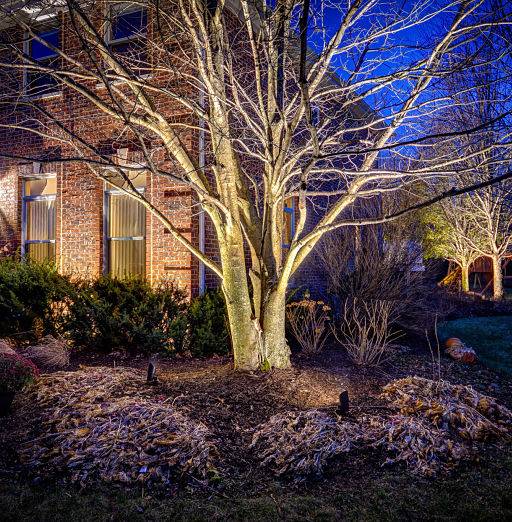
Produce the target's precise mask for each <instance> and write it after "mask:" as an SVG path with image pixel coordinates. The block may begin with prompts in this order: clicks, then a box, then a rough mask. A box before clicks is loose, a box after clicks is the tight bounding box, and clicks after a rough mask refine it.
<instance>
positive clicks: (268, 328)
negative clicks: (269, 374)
mask: <svg viewBox="0 0 512 522" xmlns="http://www.w3.org/2000/svg"><path fill="white" fill-rule="evenodd" d="M220 251H221V262H222V271H223V276H224V279H223V284H222V287H223V292H224V296H225V297H226V307H227V312H228V319H229V329H230V334H231V342H232V345H233V359H234V367H235V369H236V370H258V369H262V370H269V369H271V368H288V367H289V366H290V349H289V347H288V345H287V343H286V336H285V304H286V302H285V299H286V294H285V291H284V290H279V291H277V290H274V291H271V292H270V293H269V295H268V296H267V297H266V299H265V300H264V302H263V303H262V305H261V308H260V310H261V311H260V318H259V319H258V318H257V317H256V315H255V314H254V305H253V303H251V297H250V294H249V282H248V279H247V278H248V271H247V268H246V265H245V255H244V249H243V242H242V239H241V236H240V237H239V238H238V239H237V238H236V237H232V238H230V239H229V242H228V244H224V245H222V244H221V245H220Z"/></svg>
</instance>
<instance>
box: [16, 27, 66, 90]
mask: <svg viewBox="0 0 512 522" xmlns="http://www.w3.org/2000/svg"><path fill="white" fill-rule="evenodd" d="M35 33H36V34H37V36H38V37H39V38H41V40H44V41H45V42H47V43H48V44H50V45H52V46H53V47H57V48H58V47H59V45H60V30H59V28H58V27H55V26H46V27H45V28H41V29H40V30H38V31H35ZM26 53H27V55H28V56H29V57H30V58H31V59H32V60H35V61H36V62H37V63H38V64H40V65H41V66H44V67H51V66H52V65H53V64H54V63H55V61H56V60H57V59H58V54H57V52H55V51H54V50H53V49H50V47H48V46H47V45H45V44H44V43H42V42H40V41H39V40H37V39H35V38H32V39H31V40H29V41H28V42H27V46H26ZM57 88H58V86H57V80H56V79H55V78H54V77H53V76H52V75H51V74H48V73H45V72H42V71H33V70H30V69H27V71H26V75H25V92H26V94H28V95H29V96H40V95H44V94H52V93H55V92H56V91H57Z"/></svg>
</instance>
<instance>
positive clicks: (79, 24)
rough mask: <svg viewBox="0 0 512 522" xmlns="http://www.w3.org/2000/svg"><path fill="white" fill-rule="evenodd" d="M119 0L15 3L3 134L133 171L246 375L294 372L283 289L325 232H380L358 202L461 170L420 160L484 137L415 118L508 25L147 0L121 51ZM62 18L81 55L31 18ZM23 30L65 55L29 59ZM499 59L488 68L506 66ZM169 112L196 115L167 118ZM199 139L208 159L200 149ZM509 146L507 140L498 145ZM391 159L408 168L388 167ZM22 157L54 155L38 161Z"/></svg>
mask: <svg viewBox="0 0 512 522" xmlns="http://www.w3.org/2000/svg"><path fill="white" fill-rule="evenodd" d="M116 4H117V5H121V6H123V5H126V3H125V2H122V3H120V2H118V1H115V0H114V1H112V2H106V3H105V4H104V3H103V2H99V3H98V2H87V1H85V2H84V1H77V0H64V1H61V0H40V1H38V2H31V1H29V0H26V1H22V2H13V3H12V4H8V5H7V6H4V7H2V13H3V15H4V21H5V22H6V24H7V25H9V24H10V27H9V29H8V30H7V31H4V34H3V42H4V47H5V48H6V49H7V50H8V51H9V53H10V54H9V56H6V58H5V59H4V60H2V63H1V67H2V69H3V72H4V74H5V76H6V77H5V78H4V80H3V83H4V85H5V86H6V88H5V90H4V91H3V94H2V95H1V98H0V104H1V105H2V106H3V107H4V109H5V111H6V112H8V114H9V115H11V116H12V115H14V117H13V118H11V119H9V120H7V122H6V123H5V120H4V123H2V125H4V126H5V127H7V128H8V129H10V130H11V131H12V130H18V131H20V132H25V133H34V134H36V135H37V136H39V137H40V138H41V139H43V140H48V141H49V142H51V143H52V144H54V145H59V146H60V147H61V150H62V153H61V156H60V158H58V159H59V161H67V162H72V161H73V162H80V163H83V164H84V165H86V166H87V167H88V168H89V169H91V170H92V171H94V172H95V173H96V174H97V176H98V177H100V178H102V179H105V180H107V181H109V180H110V181H112V176H113V173H114V174H115V175H116V176H120V177H122V178H123V179H124V180H125V182H126V188H124V189H123V190H124V191H125V192H126V193H127V194H129V195H131V196H132V197H133V198H136V199H138V200H139V201H140V202H141V203H142V204H143V205H144V206H145V207H146V208H147V209H148V210H149V211H150V212H152V213H153V214H154V215H155V216H156V217H157V218H158V219H159V220H160V221H162V222H163V223H164V224H165V226H166V227H167V228H168V229H169V230H170V232H171V234H172V235H173V236H174V237H175V238H176V239H177V240H178V241H180V242H181V244H183V245H184V246H185V247H186V248H187V249H189V251H190V252H192V254H193V255H195V256H196V257H197V258H198V259H199V260H200V261H201V262H202V263H204V264H205V265H206V266H207V267H208V268H209V269H210V270H212V271H213V272H214V273H215V274H216V275H217V276H218V277H219V279H220V281H221V284H222V289H223V292H224V295H225V297H226V303H227V311H228V316H229V322H230V329H231V337H232V345H233V350H234V359H235V366H236V368H240V369H255V368H258V367H263V368H270V367H287V366H289V364H290V359H289V349H288V346H287V344H286V339H285V332H284V326H285V295H286V289H287V287H288V284H289V281H290V279H291V278H292V276H293V274H294V273H295V272H296V271H297V270H298V268H299V267H300V266H301V265H302V264H303V262H304V260H305V259H306V258H307V257H308V255H309V253H310V252H311V251H312V250H313V249H314V248H315V246H316V244H317V243H318V241H319V240H320V239H321V238H322V236H324V235H325V234H327V233H328V232H330V231H332V230H335V229H337V228H340V227H345V226H349V225H354V224H355V223H358V224H361V225H365V224H367V223H372V222H375V216H373V215H372V216H368V215H365V214H364V211H360V209H361V206H360V205H359V203H360V202H361V201H364V200H367V199H368V198H372V197H379V196H380V195H382V194H384V193H390V192H399V191H401V190H403V189H404V187H408V186H410V184H411V183H413V182H415V181H417V180H418V179H425V178H429V177H432V176H433V175H435V176H436V177H443V176H444V177H457V176H458V175H459V174H460V172H461V171H464V170H465V169H466V166H465V165H467V162H466V163H465V162H464V161H465V159H466V158H467V156H468V155H471V154H472V151H471V149H470V148H466V147H465V146H464V144H462V146H460V147H459V157H458V158H457V159H454V158H453V157H450V158H447V157H440V158H439V159H438V160H437V161H434V160H432V161H431V162H430V164H429V165H428V166H427V167H425V166H424V165H418V162H417V161H416V160H415V159H414V158H417V157H418V148H423V147H427V146H430V147H432V146H433V144H434V143H439V142H440V141H441V142H449V143H455V142H456V140H457V139H458V137H459V136H460V135H461V134H463V135H471V134H472V133H473V132H474V131H475V129H474V128H473V127H472V126H471V125H468V126H464V127H463V128H462V129H460V130H458V131H457V132H455V133H452V132H450V133H441V134H439V133H433V132H432V131H427V132H426V131H425V129H424V128H421V127H420V126H419V124H418V123H419V122H421V121H422V120H423V119H424V118H425V117H426V116H427V115H432V114H435V113H436V112H437V111H438V110H440V109H446V107H447V106H449V105H451V104H452V103H453V100H451V99H449V98H447V97H446V96H445V94H444V93H443V92H441V91H439V89H438V81H439V80H440V79H441V78H446V77H449V76H450V75H452V74H454V73H455V72H456V71H457V70H460V68H461V67H466V68H472V70H478V68H479V67H481V66H482V64H481V63H479V61H478V59H477V58H478V56H475V57H474V58H475V59H474V60H473V57H471V59H470V60H469V61H468V59H467V57H464V60H462V58H461V57H460V55H459V53H458V50H459V49H460V48H461V46H462V45H464V43H465V42H467V41H475V40H478V41H481V40H482V39H485V37H486V35H487V34H488V33H489V32H490V31H491V30H494V29H495V28H496V27H497V26H500V24H502V23H505V21H506V19H508V16H509V15H508V13H500V17H501V18H500V19H498V18H497V13H496V11H493V10H492V9H491V8H490V6H489V5H488V4H487V3H486V2H485V1H484V0H449V1H445V0H442V1H439V2H431V1H430V0H417V1H415V2H405V3H402V2H400V3H398V2H397V3H395V2H387V1H382V0H369V1H361V0H354V1H352V2H348V1H347V2H345V1H341V2H331V1H328V0H325V1H323V0H302V1H295V0H275V1H274V2H266V1H264V0H252V1H249V0H239V1H231V0H230V1H228V0H218V1H217V2H204V1H203V0H169V1H157V0H147V1H142V0H136V1H134V2H131V4H139V5H141V6H142V7H143V8H144V9H145V10H146V12H147V20H148V29H147V31H146V29H145V28H144V29H142V28H141V34H140V35H139V36H140V38H138V39H137V40H136V41H137V42H138V44H137V45H133V46H131V47H130V46H129V49H128V51H126V52H122V53H120V52H118V51H119V50H116V49H115V48H114V47H113V46H112V45H110V43H109V41H108V38H107V36H106V35H108V31H109V28H111V27H112V10H111V9H110V7H112V6H113V5H116ZM121 8H122V7H121ZM56 11H62V13H61V14H60V15H59V16H60V17H61V18H62V20H63V21H64V23H65V34H66V40H68V41H69V40H71V41H74V42H76V45H75V47H74V49H68V48H66V47H62V46H57V45H52V44H51V43H50V42H48V41H46V40H44V38H42V37H41V36H40V34H38V32H37V31H36V30H35V29H34V26H33V23H31V20H36V19H39V20H41V19H42V18H45V17H47V16H49V15H52V14H55V13H56ZM15 27H17V28H18V31H16V30H13V28H15ZM27 37H28V38H29V39H32V40H33V41H37V42H39V43H40V44H43V45H45V46H47V47H48V48H51V49H52V51H53V52H54V53H55V55H56V59H55V60H52V61H51V63H48V62H44V63H42V62H40V61H38V60H35V59H34V58H33V57H31V56H30V55H29V54H28V53H27V52H26V47H25V46H24V45H23V41H24V40H25V39H26V38H27ZM134 41H135V40H134ZM502 56H504V55H501V54H500V55H499V56H496V57H495V58H494V59H493V60H492V62H491V63H488V64H487V65H488V66H491V67H495V68H499V67H500V59H501V57H502ZM23 70H25V71H27V72H28V73H30V74H41V73H44V74H47V75H48V74H49V75H51V77H52V78H53V79H54V81H55V82H57V84H58V85H59V86H61V88H62V89H63V91H64V92H65V93H73V94H74V95H75V96H79V97H81V98H82V101H83V105H84V106H86V107H88V108H90V113H91V114H100V115H101V117H102V118H103V119H105V118H106V119H108V120H110V121H111V122H114V123H115V124H116V125H117V127H116V131H115V132H114V133H113V136H112V138H113V139H114V140H115V139H123V140H125V141H126V140H127V139H130V140H131V141H132V142H133V144H134V146H136V147H137V148H138V150H139V151H140V154H141V157H142V159H141V161H140V162H138V163H137V164H131V165H130V167H129V169H128V168H127V166H126V165H123V163H122V162H120V161H119V158H116V157H115V155H114V156H111V155H109V154H106V153H104V152H103V151H102V149H101V147H100V146H99V145H98V144H97V143H95V142H93V141H91V139H90V137H89V135H86V134H85V133H84V132H83V131H82V129H81V128H79V126H78V125H76V124H75V123H76V122H74V119H73V114H68V115H67V116H65V117H62V114H61V112H55V111H52V110H51V109H49V108H48V105H46V104H45V102H44V100H35V99H33V98H27V97H26V96H24V95H23V90H22V87H21V86H20V82H19V78H21V76H22V71H23ZM148 72H149V74H148ZM98 86H101V87H102V89H101V90H99V89H98ZM170 106H172V107H175V108H176V107H179V108H180V110H181V111H182V114H183V116H182V117H180V118H176V117H172V116H169V114H168V112H166V108H168V107H170ZM370 107H371V109H370ZM499 117H501V118H503V117H504V116H503V115H500V116H499ZM89 125H90V123H89ZM202 132H204V135H205V137H204V140H199V141H200V144H201V145H200V148H201V149H203V151H204V157H205V158H206V162H205V164H202V162H201V161H199V159H198V154H197V150H195V147H190V146H189V144H190V143H191V142H193V139H194V137H197V136H198V135H200V134H201V133H202ZM447 146H448V145H447ZM496 146H504V144H503V143H501V142H500V140H497V143H492V144H489V147H492V148H493V147H496ZM383 153H385V154H387V155H391V156H396V157H399V158H400V159H401V162H400V165H402V166H404V167H405V168H403V169H396V168H388V167H386V166H383V167H381V166H380V165H379V164H378V162H377V160H378V158H379V155H381V154H383ZM7 156H9V154H8V153H4V157H7ZM12 156H15V157H14V158H12ZM199 157H201V155H200V154H199ZM432 157H434V156H432ZM408 158H409V159H410V161H409V160H408ZM11 159H23V160H25V161H26V160H39V161H45V158H44V157H41V156H37V155H36V157H34V155H32V156H31V154H30V151H23V152H22V153H19V154H11ZM52 159H53V160H55V158H52ZM141 170H148V171H150V172H151V173H152V174H153V175H155V176H164V177H167V178H169V179H172V180H174V181H176V182H177V183H179V184H184V185H187V186H188V187H189V188H190V189H191V190H192V191H193V193H194V194H195V198H196V200H197V205H198V209H201V210H203V211H204V212H205V213H206V214H207V216H208V217H209V219H210V220H211V223H212V225H213V228H214V230H215V234H216V238H217V241H218V245H219V256H218V258H212V257H209V256H207V255H205V254H204V253H203V252H201V251H200V250H199V249H198V248H197V247H196V246H195V245H194V244H192V243H191V242H190V241H189V240H187V239H186V238H185V237H184V236H183V235H182V234H181V233H180V232H179V230H178V229H177V228H176V227H175V226H173V223H172V222H171V220H170V219H169V218H168V216H166V215H164V213H163V212H162V211H161V210H160V209H159V208H157V206H155V205H154V204H153V203H152V202H151V201H150V200H149V198H146V197H145V196H144V195H142V194H140V193H138V192H137V191H136V190H135V188H134V186H133V183H132V182H131V177H132V176H133V173H134V172H137V171H138V172H140V171H141ZM290 197H294V198H296V200H297V209H298V218H297V223H296V227H295V233H294V237H293V238H292V241H291V244H290V245H289V246H288V247H287V248H286V249H284V248H283V245H282V233H283V226H284V222H283V205H284V202H285V201H286V200H287V198H290ZM318 209H321V210H322V212H321V217H320V218H319V219H318V220H317V221H316V222H314V224H312V216H313V214H314V213H315V211H316V210H318ZM356 210H357V211H356ZM246 249H247V251H248V252H249V257H250V261H249V267H248V268H247V267H246V256H245V252H246Z"/></svg>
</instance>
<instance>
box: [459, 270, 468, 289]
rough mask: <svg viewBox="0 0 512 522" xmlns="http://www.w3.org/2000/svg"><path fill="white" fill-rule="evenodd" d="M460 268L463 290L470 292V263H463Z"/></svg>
mask: <svg viewBox="0 0 512 522" xmlns="http://www.w3.org/2000/svg"><path fill="white" fill-rule="evenodd" d="M460 268H461V276H462V291H463V292H469V265H462V266H461V267H460Z"/></svg>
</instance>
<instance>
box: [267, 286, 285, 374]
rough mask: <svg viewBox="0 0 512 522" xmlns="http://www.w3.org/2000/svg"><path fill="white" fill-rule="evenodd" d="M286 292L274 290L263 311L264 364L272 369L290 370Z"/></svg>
mask: <svg viewBox="0 0 512 522" xmlns="http://www.w3.org/2000/svg"><path fill="white" fill-rule="evenodd" d="M285 325H286V292H285V290H283V289H277V290H273V291H272V292H271V293H270V295H269V297H268V299H267V300H266V302H265V303H264V310H263V350H264V361H263V364H264V365H265V366H267V367H270V368H289V367H290V366H291V363H290V348H289V346H288V343H287V342H286V331H285Z"/></svg>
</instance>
